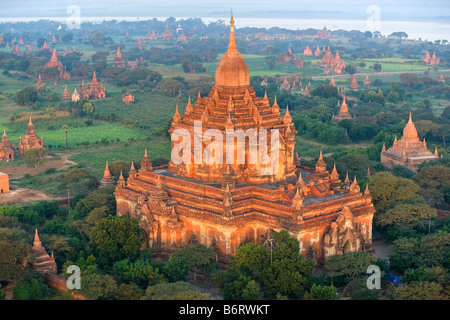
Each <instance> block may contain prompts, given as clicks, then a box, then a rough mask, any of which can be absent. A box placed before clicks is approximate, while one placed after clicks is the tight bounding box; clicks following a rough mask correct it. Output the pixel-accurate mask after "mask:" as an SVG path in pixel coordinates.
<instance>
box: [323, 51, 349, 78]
mask: <svg viewBox="0 0 450 320" xmlns="http://www.w3.org/2000/svg"><path fill="white" fill-rule="evenodd" d="M322 65H324V66H325V69H327V67H330V68H331V70H332V71H333V72H334V73H336V74H340V73H342V72H343V71H344V69H345V66H346V64H345V61H344V60H343V59H341V56H340V55H339V51H337V52H336V56H335V57H334V56H333V54H332V53H331V50H330V47H329V46H328V49H327V51H326V53H325V54H324V56H323V57H322ZM328 73H329V72H327V73H326V74H328Z"/></svg>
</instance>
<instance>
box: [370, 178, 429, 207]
mask: <svg viewBox="0 0 450 320" xmlns="http://www.w3.org/2000/svg"><path fill="white" fill-rule="evenodd" d="M369 188H370V194H371V196H372V200H373V203H374V206H375V210H377V212H380V211H385V210H387V209H388V208H390V207H392V206H393V205H396V204H398V203H399V202H410V203H415V202H421V201H423V198H422V197H420V196H419V195H418V192H419V191H420V187H419V186H418V185H417V184H416V183H414V181H412V180H409V179H405V178H399V177H395V176H394V175H393V174H392V173H389V172H378V173H376V174H374V175H373V176H372V177H371V178H370V184H369Z"/></svg>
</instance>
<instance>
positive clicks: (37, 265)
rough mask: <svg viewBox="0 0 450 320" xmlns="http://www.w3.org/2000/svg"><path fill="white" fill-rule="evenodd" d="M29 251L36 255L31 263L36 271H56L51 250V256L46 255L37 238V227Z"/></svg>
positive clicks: (54, 272)
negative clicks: (34, 260)
mask: <svg viewBox="0 0 450 320" xmlns="http://www.w3.org/2000/svg"><path fill="white" fill-rule="evenodd" d="M31 253H32V254H33V255H34V256H35V257H36V262H34V263H33V268H34V269H35V270H36V271H37V272H39V273H41V274H46V273H52V274H56V273H57V271H58V270H57V267H56V262H55V258H54V256H53V252H52V255H51V256H49V255H48V253H47V251H46V250H45V248H44V247H43V246H42V243H41V241H40V239H39V235H38V231H37V229H36V232H35V234H34V242H33V247H32V248H31Z"/></svg>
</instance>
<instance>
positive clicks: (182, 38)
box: [177, 24, 187, 42]
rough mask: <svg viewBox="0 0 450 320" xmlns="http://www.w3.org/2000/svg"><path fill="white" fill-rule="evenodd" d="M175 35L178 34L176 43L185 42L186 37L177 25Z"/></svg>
mask: <svg viewBox="0 0 450 320" xmlns="http://www.w3.org/2000/svg"><path fill="white" fill-rule="evenodd" d="M177 34H178V38H177V41H178V42H186V41H187V39H186V36H185V35H184V32H183V28H181V26H180V24H178V28H177Z"/></svg>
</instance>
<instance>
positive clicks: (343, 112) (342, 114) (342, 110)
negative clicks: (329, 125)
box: [331, 96, 354, 123]
mask: <svg viewBox="0 0 450 320" xmlns="http://www.w3.org/2000/svg"><path fill="white" fill-rule="evenodd" d="M338 106H339V113H338V114H337V115H333V118H331V121H332V122H334V123H337V122H339V121H342V120H344V119H349V120H352V121H354V118H352V116H351V115H350V113H349V112H348V106H347V103H346V102H345V96H344V100H343V101H342V104H341V105H339V102H338Z"/></svg>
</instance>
